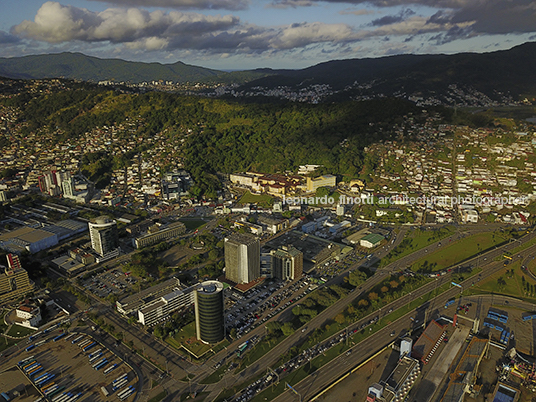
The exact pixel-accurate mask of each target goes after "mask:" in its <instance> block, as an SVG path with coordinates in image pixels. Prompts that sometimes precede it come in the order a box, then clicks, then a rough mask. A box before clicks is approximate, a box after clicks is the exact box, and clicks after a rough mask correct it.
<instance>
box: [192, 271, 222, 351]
mask: <svg viewBox="0 0 536 402" xmlns="http://www.w3.org/2000/svg"><path fill="white" fill-rule="evenodd" d="M194 293H195V328H196V332H197V339H199V340H200V341H202V342H204V343H209V344H215V343H218V342H220V341H222V340H223V338H224V337H225V325H224V315H223V314H224V309H225V302H224V295H223V284H222V283H221V282H218V281H205V282H203V283H201V284H199V285H197V286H196V287H195V292H194Z"/></svg>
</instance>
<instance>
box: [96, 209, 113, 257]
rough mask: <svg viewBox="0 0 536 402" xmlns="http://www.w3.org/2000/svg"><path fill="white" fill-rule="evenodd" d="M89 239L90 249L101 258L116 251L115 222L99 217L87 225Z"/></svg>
mask: <svg viewBox="0 0 536 402" xmlns="http://www.w3.org/2000/svg"><path fill="white" fill-rule="evenodd" d="M89 237H90V238H91V247H92V248H93V250H95V252H96V253H97V254H99V255H100V256H101V257H104V256H106V255H107V254H110V253H111V252H114V251H115V250H117V249H118V241H117V222H116V221H114V220H112V219H110V218H108V217H106V216H99V217H98V218H95V219H94V220H93V221H92V222H90V223H89Z"/></svg>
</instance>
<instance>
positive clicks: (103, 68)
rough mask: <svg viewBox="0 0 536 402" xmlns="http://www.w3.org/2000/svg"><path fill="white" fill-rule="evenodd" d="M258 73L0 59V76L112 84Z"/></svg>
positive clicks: (61, 56)
mask: <svg viewBox="0 0 536 402" xmlns="http://www.w3.org/2000/svg"><path fill="white" fill-rule="evenodd" d="M264 75H265V74H264V73H260V72H253V71H252V72H247V71H245V72H237V73H226V72H224V71H219V70H213V69H209V68H204V67H199V66H192V65H188V64H185V63H182V62H180V61H178V62H176V63H173V64H161V63H140V62H131V61H126V60H121V59H99V58H97V57H91V56H86V55H84V54H82V53H68V52H65V53H58V54H42V55H32V56H24V57H11V58H4V57H0V76H3V77H8V78H18V79H20V78H22V79H43V78H68V79H76V80H82V81H93V82H97V81H116V82H130V83H140V82H150V81H158V80H164V81H172V82H207V81H217V82H244V81H247V80H249V79H252V78H255V77H257V78H258V77H261V76H264Z"/></svg>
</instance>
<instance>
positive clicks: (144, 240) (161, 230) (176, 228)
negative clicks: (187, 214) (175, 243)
mask: <svg viewBox="0 0 536 402" xmlns="http://www.w3.org/2000/svg"><path fill="white" fill-rule="evenodd" d="M184 232H186V226H185V225H184V223H182V222H174V223H171V224H169V225H166V226H164V225H153V226H151V227H149V232H148V233H146V234H144V235H142V236H139V237H136V238H134V239H132V245H133V246H134V247H136V248H143V247H147V246H151V245H153V244H157V243H160V242H161V241H165V240H168V239H174V238H176V237H178V236H180V235H181V234H183V233H184Z"/></svg>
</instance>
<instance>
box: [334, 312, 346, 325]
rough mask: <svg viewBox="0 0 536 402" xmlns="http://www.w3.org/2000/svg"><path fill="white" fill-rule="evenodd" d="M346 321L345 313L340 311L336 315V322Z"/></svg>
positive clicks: (342, 322)
mask: <svg viewBox="0 0 536 402" xmlns="http://www.w3.org/2000/svg"><path fill="white" fill-rule="evenodd" d="M345 321H346V317H344V314H343V313H339V314H337V315H336V316H335V322H336V323H337V324H340V325H342V324H344V322H345Z"/></svg>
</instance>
